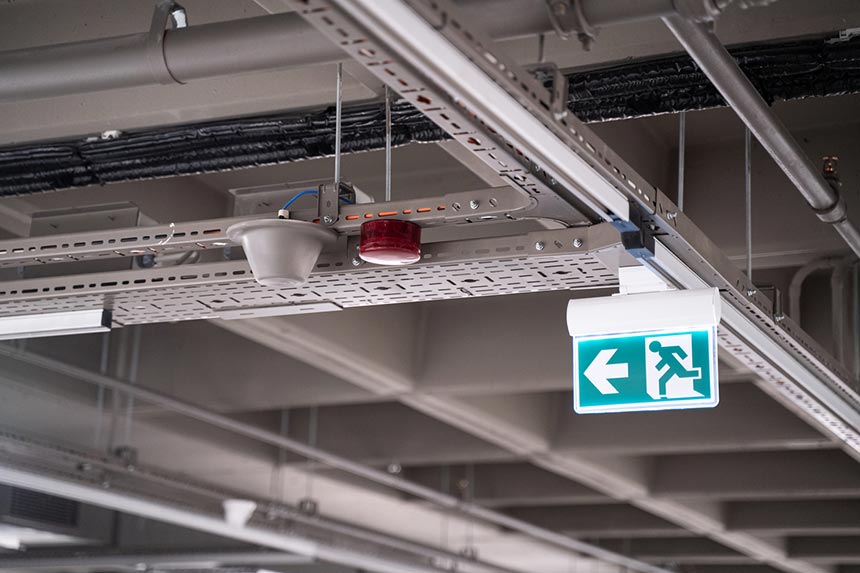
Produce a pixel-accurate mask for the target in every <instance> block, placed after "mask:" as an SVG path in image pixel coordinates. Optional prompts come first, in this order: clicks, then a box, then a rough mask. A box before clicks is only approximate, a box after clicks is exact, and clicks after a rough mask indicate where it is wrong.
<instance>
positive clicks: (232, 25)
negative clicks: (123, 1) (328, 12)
mask: <svg viewBox="0 0 860 573" xmlns="http://www.w3.org/2000/svg"><path fill="white" fill-rule="evenodd" d="M149 49H151V46H150V44H149V33H148V32H144V33H141V34H132V35H127V36H119V37H115V38H104V39H100V40H90V41H86V42H76V43H71V44H59V45H55V46H44V47H38V48H29V49H25V50H16V51H10V52H0V101H15V100H20V99H32V98H44V97H54V96H60V95H67V94H72V93H85V92H94V91H101V90H108V89H118V88H131V87H139V86H147V85H155V84H159V83H162V82H163V77H162V76H161V75H160V74H158V73H157V71H156V69H154V68H153V66H152V65H151V60H150V53H149V52H148V50H149ZM162 49H163V58H164V63H165V64H166V69H167V70H169V73H170V75H171V76H172V77H173V79H174V80H175V81H176V82H178V83H185V82H189V81H194V80H199V79H203V78H209V77H216V76H224V75H231V74H239V73H248V72H259V71H270V70H277V69H284V68H290V67H298V66H306V65H316V64H325V63H330V62H337V61H341V60H343V59H344V57H345V55H344V52H343V51H342V50H341V49H340V48H339V47H338V46H336V45H335V44H333V43H332V42H331V41H329V40H328V39H327V38H326V37H325V36H323V35H322V34H320V33H319V32H317V31H316V30H314V29H313V28H312V27H311V26H309V25H308V24H307V23H305V21H304V20H302V18H301V17H300V16H298V15H297V14H289V13H288V14H275V15H272V16H260V17H257V18H245V19H242V20H232V21H229V22H219V23H216V24H205V25H201V26H191V27H188V28H180V29H176V30H167V31H165V32H164V44H163V48H162Z"/></svg>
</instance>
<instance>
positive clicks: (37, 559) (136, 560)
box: [0, 550, 314, 570]
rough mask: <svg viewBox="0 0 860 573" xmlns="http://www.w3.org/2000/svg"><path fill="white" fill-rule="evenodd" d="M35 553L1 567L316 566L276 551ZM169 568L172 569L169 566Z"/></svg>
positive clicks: (3, 562)
mask: <svg viewBox="0 0 860 573" xmlns="http://www.w3.org/2000/svg"><path fill="white" fill-rule="evenodd" d="M33 553H34V552H33V551H32V550H29V551H27V555H29V556H13V557H0V567H2V568H3V569H5V570H10V569H57V568H61V569H75V568H80V567H100V568H101V567H105V568H114V567H117V568H119V567H122V568H126V567H128V568H134V567H136V566H137V565H139V564H141V563H145V564H146V565H147V566H148V567H149V568H150V569H148V570H159V569H162V567H163V568H164V569H174V568H176V566H177V565H186V566H188V568H189V569H190V568H194V567H195V566H199V565H200V564H201V563H217V564H218V565H220V566H222V567H223V566H231V565H247V564H248V563H253V564H254V565H280V566H290V565H308V564H311V563H313V562H314V561H313V559H310V558H308V557H306V556H303V555H296V554H294V553H283V552H277V551H207V552H203V551H200V550H197V551H187V552H178V551H172V552H170V553H155V552H153V553H143V552H139V553H107V552H104V553H86V552H81V551H80V550H77V551H73V552H69V553H64V554H59V555H55V554H50V553H47V552H44V551H40V552H38V553H36V554H35V555H33ZM167 566H169V567H167Z"/></svg>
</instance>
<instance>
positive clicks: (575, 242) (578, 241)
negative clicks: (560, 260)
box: [573, 239, 582, 249]
mask: <svg viewBox="0 0 860 573" xmlns="http://www.w3.org/2000/svg"><path fill="white" fill-rule="evenodd" d="M573 246H574V247H575V248H577V249H578V248H579V247H581V246H582V239H574V240H573Z"/></svg>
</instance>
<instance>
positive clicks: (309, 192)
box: [281, 189, 319, 209]
mask: <svg viewBox="0 0 860 573" xmlns="http://www.w3.org/2000/svg"><path fill="white" fill-rule="evenodd" d="M305 195H319V193H318V192H317V190H316V189H306V190H304V191H302V192H301V193H299V194H297V195H294V196H293V198H292V199H290V200H289V201H287V202H286V203H284V206H283V207H281V209H289V208H290V205H292V204H293V203H295V201H296V199H298V198H299V197H304V196H305Z"/></svg>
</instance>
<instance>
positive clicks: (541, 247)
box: [535, 241, 546, 251]
mask: <svg viewBox="0 0 860 573" xmlns="http://www.w3.org/2000/svg"><path fill="white" fill-rule="evenodd" d="M545 247H546V244H545V243H544V242H543V241H538V242H537V243H535V249H537V250H538V251H542V250H544V248H545Z"/></svg>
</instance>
